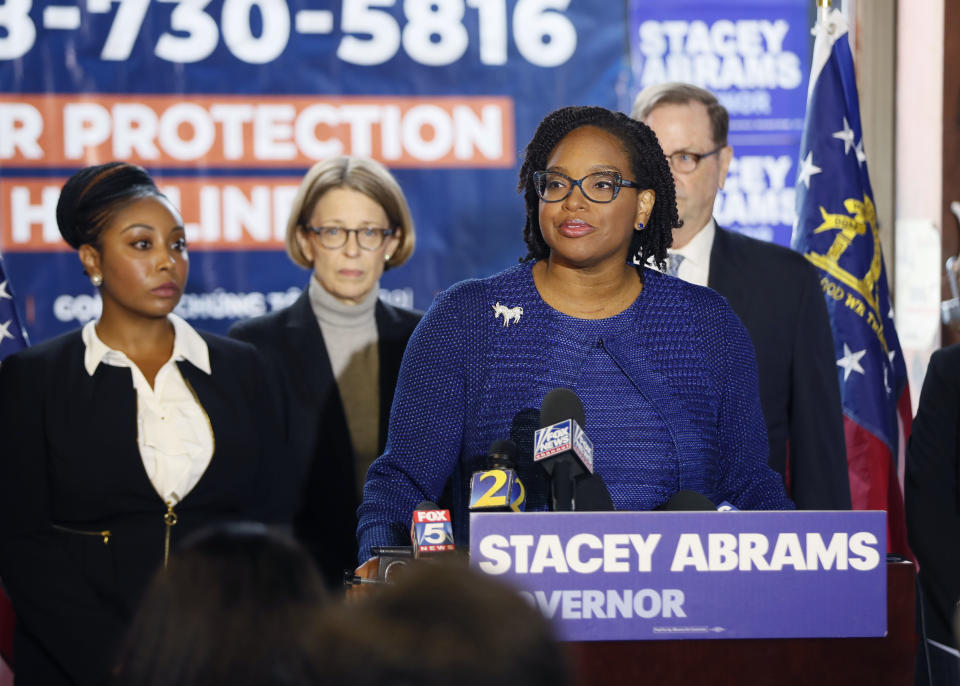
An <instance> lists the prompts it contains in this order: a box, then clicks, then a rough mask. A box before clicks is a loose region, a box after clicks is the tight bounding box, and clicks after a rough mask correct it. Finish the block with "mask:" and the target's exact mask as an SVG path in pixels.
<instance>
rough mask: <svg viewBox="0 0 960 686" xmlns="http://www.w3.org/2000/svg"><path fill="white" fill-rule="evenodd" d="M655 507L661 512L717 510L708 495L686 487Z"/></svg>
mask: <svg viewBox="0 0 960 686" xmlns="http://www.w3.org/2000/svg"><path fill="white" fill-rule="evenodd" d="M653 509H654V510H657V511H661V512H701V511H708V510H709V511H713V512H716V510H717V506H716V505H714V504H713V501H712V500H710V498H708V497H707V496H705V495H701V494H700V493H697V492H696V491H691V490H687V489H684V490H682V491H677V492H676V493H674V494H673V495H672V496H670V499H669V500H668V501H667V502H665V503H663V504H662V505H658V506H657V507H655V508H653Z"/></svg>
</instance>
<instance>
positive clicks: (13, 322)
mask: <svg viewBox="0 0 960 686" xmlns="http://www.w3.org/2000/svg"><path fill="white" fill-rule="evenodd" d="M26 346H27V332H26V331H25V330H24V328H23V326H22V325H21V324H20V317H19V316H17V307H16V303H15V302H14V299H13V288H12V287H11V286H10V281H9V280H8V279H7V274H6V271H5V270H4V268H3V256H2V255H0V363H2V362H3V358H5V357H7V356H8V355H12V354H13V353H15V352H17V351H18V350H20V348H24V347H26Z"/></svg>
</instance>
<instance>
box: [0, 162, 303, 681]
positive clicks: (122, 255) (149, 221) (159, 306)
mask: <svg viewBox="0 0 960 686" xmlns="http://www.w3.org/2000/svg"><path fill="white" fill-rule="evenodd" d="M57 223H58V225H59V228H60V233H61V234H62V235H63V237H64V239H65V240H66V242H67V243H69V244H70V246H71V247H73V248H75V249H76V250H77V251H78V254H79V257H80V261H81V262H82V263H83V269H84V271H85V272H86V274H87V276H88V277H89V278H90V281H91V283H92V284H93V285H94V286H95V287H96V288H97V289H98V290H99V292H100V297H101V299H102V302H103V310H102V314H101V315H100V318H99V320H97V321H95V322H90V323H88V324H87V325H86V326H84V327H83V329H82V330H80V331H73V332H71V333H67V334H64V335H62V336H59V337H57V338H54V339H52V340H49V341H46V342H44V343H41V344H39V345H36V346H34V347H32V348H28V349H26V350H23V351H21V352H19V353H17V354H16V355H13V356H11V357H8V358H7V359H6V360H5V361H4V362H3V364H2V366H0V441H2V443H0V578H2V579H3V584H4V586H5V587H6V589H7V591H8V592H9V595H10V598H11V600H12V602H13V606H14V610H15V611H16V614H17V624H16V635H15V637H14V642H15V646H14V649H15V654H16V665H15V669H16V675H17V683H22V684H44V685H50V686H56V685H57V684H82V685H84V686H87V685H91V684H100V683H105V682H106V680H107V679H108V677H109V675H110V670H111V663H112V660H113V657H114V655H113V652H114V650H116V648H117V647H118V643H119V641H120V639H121V638H122V635H123V633H124V631H125V629H126V626H127V624H128V622H129V621H130V619H131V617H132V615H133V612H134V610H135V608H136V606H137V603H138V601H139V599H140V595H141V593H142V592H143V589H144V588H145V587H146V584H147V582H148V581H149V579H150V576H151V574H153V572H154V571H155V570H156V569H157V568H158V567H161V566H162V565H164V564H165V563H166V560H167V556H168V555H169V553H170V551H171V550H172V549H174V547H175V546H176V545H177V543H178V541H180V540H182V539H183V538H184V537H185V536H187V535H188V534H190V533H191V532H192V531H195V530H197V529H199V528H201V527H203V526H205V525H207V524H210V523H215V522H222V521H229V520H259V521H262V522H269V521H277V520H282V519H284V518H285V510H286V503H287V502H288V500H289V498H288V497H287V496H286V493H284V489H283V484H284V483H285V482H287V481H289V478H288V477H286V476H285V466H284V465H285V462H284V459H283V451H282V445H280V429H279V420H278V419H277V420H274V419H273V417H274V414H273V413H274V409H273V408H272V407H271V406H270V405H269V403H267V402H266V401H265V399H264V395H263V393H262V389H263V387H264V386H265V384H266V371H265V369H264V367H263V365H262V362H261V361H260V358H259V356H258V354H257V351H256V350H255V349H254V348H253V347H252V346H250V345H247V344H245V343H240V342H238V341H233V340H230V339H228V338H223V337H220V336H212V335H208V334H205V333H199V332H197V331H195V330H194V329H193V328H191V327H190V325H189V324H187V322H185V321H184V320H183V319H180V318H179V317H177V316H176V315H174V314H173V309H174V307H175V306H176V304H177V302H178V301H179V299H180V296H181V294H182V292H183V288H184V285H185V283H186V280H187V271H188V256H187V246H186V237H185V232H184V227H183V221H182V220H181V218H180V216H179V214H178V213H177V211H176V210H175V209H174V207H173V206H172V205H171V203H170V202H169V201H168V200H167V198H166V197H164V196H163V195H162V194H161V193H160V191H159V190H158V189H157V186H156V185H155V184H154V182H153V179H151V178H150V176H149V175H148V174H147V172H146V171H144V170H143V169H142V168H140V167H137V166H134V165H130V164H125V163H120V162H112V163H109V164H103V165H98V166H95V167H87V168H85V169H82V170H81V171H79V172H77V173H76V174H74V175H73V176H72V177H71V178H70V179H69V180H68V181H67V183H66V184H65V185H64V187H63V190H62V191H61V194H60V200H59V203H58V205H57Z"/></svg>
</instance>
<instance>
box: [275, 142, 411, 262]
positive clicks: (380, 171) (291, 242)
mask: <svg viewBox="0 0 960 686" xmlns="http://www.w3.org/2000/svg"><path fill="white" fill-rule="evenodd" d="M334 188H349V189H351V190H354V191H357V192H359V193H363V194H364V195H366V196H367V197H368V198H370V199H371V200H373V201H374V202H376V203H377V204H378V205H380V207H382V208H383V211H384V212H385V213H386V215H387V219H388V220H389V222H390V228H391V229H394V230H398V231H399V232H400V247H399V248H397V251H396V252H394V253H393V254H391V255H390V259H389V260H387V264H386V266H385V267H384V268H385V269H390V268H392V267H399V266H400V265H401V264H403V263H404V262H406V261H407V260H408V259H410V256H411V255H412V254H413V247H414V245H415V244H416V241H417V236H416V233H415V231H414V228H413V217H411V216H410V208H409V206H408V205H407V199H406V198H405V197H404V195H403V191H402V190H401V189H400V184H398V183H397V180H396V179H395V178H393V174H391V173H390V172H389V171H388V170H387V168H386V167H384V166H383V165H382V164H380V163H379V162H377V161H376V160H372V159H370V158H367V157H350V156H347V155H342V156H340V157H333V158H331V159H329V160H324V161H323V162H317V163H316V164H315V165H313V166H312V167H311V168H310V171H308V172H307V174H306V176H304V177H303V181H301V182H300V188H298V189H297V195H296V197H294V199H293V207H292V208H291V209H290V218H289V219H288V220H287V234H286V243H287V254H288V255H289V256H290V259H291V260H293V261H294V262H295V263H297V264H299V265H300V266H301V267H304V268H306V269H312V268H313V262H312V261H311V260H309V259H307V256H306V255H304V254H303V250H301V249H300V244H299V243H298V242H297V232H298V231H307V230H308V229H307V228H306V227H307V225H308V224H309V222H310V215H312V214H313V210H314V208H315V207H316V206H317V203H318V202H319V201H320V198H321V197H323V195H324V193H326V192H327V191H330V190H333V189H334Z"/></svg>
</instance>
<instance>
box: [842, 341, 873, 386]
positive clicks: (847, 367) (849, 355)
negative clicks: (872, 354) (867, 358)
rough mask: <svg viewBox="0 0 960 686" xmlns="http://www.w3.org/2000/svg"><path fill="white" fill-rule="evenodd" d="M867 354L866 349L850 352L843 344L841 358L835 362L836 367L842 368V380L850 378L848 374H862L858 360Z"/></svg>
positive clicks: (848, 347) (847, 346)
mask: <svg viewBox="0 0 960 686" xmlns="http://www.w3.org/2000/svg"><path fill="white" fill-rule="evenodd" d="M866 354H867V351H866V349H864V350H858V351H857V352H852V351H851V350H850V346H849V345H847V344H846V343H844V344H843V357H841V358H840V359H839V360H837V366H838V367H843V380H844V381H846V380H847V379H848V378H850V374H852V373H853V372H857V373H859V374H863V367H861V366H860V358H862V357H863V356H864V355H866Z"/></svg>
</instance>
